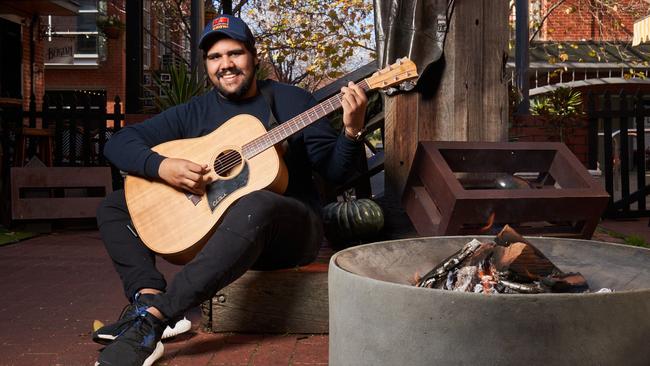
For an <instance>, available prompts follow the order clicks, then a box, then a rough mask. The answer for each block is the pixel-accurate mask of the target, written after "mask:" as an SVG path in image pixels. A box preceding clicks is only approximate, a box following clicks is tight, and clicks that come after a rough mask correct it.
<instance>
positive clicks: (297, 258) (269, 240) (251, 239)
mask: <svg viewBox="0 0 650 366" xmlns="http://www.w3.org/2000/svg"><path fill="white" fill-rule="evenodd" d="M97 222H98V225H99V231H100V233H101V236H102V239H103V241H104V244H105V246H106V250H107V251H108V254H109V256H110V257H111V259H112V260H113V264H114V266H115V269H116V270H117V272H118V273H119V275H120V278H121V279H122V283H123V285H124V292H125V294H126V296H127V298H128V299H129V300H131V301H132V300H133V297H134V295H135V294H136V293H137V292H138V291H139V290H140V289H143V288H154V289H158V290H161V291H163V292H164V294H163V295H161V296H157V297H156V300H155V303H154V304H153V306H155V307H156V308H157V309H158V310H160V311H161V312H162V313H163V314H164V315H165V316H166V317H167V318H175V317H177V316H180V315H182V314H183V313H184V312H185V311H186V310H187V309H189V308H191V307H193V306H196V305H198V304H199V303H201V302H202V301H204V300H206V299H208V298H210V297H212V296H213V295H214V294H215V293H216V292H217V291H218V290H220V289H222V288H224V287H225V286H227V285H228V284H229V283H231V282H232V281H234V280H235V279H237V278H238V277H240V276H241V275H243V274H244V272H246V271H247V270H248V269H250V268H253V269H258V270H271V269H280V268H290V267H293V266H298V265H305V264H308V263H310V262H312V261H313V260H314V259H315V258H316V255H317V254H318V249H319V248H320V243H321V241H322V236H323V229H322V225H321V221H320V218H319V217H318V216H317V215H316V214H315V213H314V212H313V210H312V209H311V208H309V206H307V205H306V204H304V203H303V202H301V201H298V200H296V199H293V198H289V197H285V196H282V195H278V194H276V193H273V192H269V191H256V192H252V193H250V194H248V195H246V196H244V197H242V198H241V199H240V200H239V201H237V203H236V204H234V205H233V206H232V207H230V208H229V209H228V211H227V212H226V214H225V215H224V217H223V218H222V221H221V223H220V224H219V226H218V228H217V230H216V231H215V233H214V234H213V235H212V237H211V238H210V239H209V240H208V242H207V244H206V245H205V246H204V247H203V249H202V250H201V251H200V252H199V253H198V254H197V255H196V257H195V258H194V259H193V260H192V261H191V262H189V263H187V264H186V265H185V266H184V267H183V269H182V270H181V271H180V272H179V273H178V274H177V275H176V276H175V277H174V278H173V279H172V281H171V283H170V285H169V288H167V282H166V281H165V278H164V277H163V275H162V274H161V273H160V272H159V271H158V270H157V269H156V266H155V255H154V253H153V252H152V251H151V250H149V249H148V248H147V247H146V246H145V245H144V244H143V243H142V241H141V240H140V239H139V238H137V237H136V236H135V235H134V234H133V233H132V232H131V231H130V230H129V228H128V227H127V225H131V226H132V224H131V218H130V216H129V213H128V210H127V207H126V202H125V199H124V191H122V190H120V191H115V192H113V193H112V194H111V195H109V196H108V197H107V198H106V199H105V200H104V202H103V203H102V204H101V206H100V207H99V209H98V211H97ZM179 225H182V222H179Z"/></svg>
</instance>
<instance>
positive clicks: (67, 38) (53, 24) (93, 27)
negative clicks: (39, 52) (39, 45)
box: [45, 0, 106, 67]
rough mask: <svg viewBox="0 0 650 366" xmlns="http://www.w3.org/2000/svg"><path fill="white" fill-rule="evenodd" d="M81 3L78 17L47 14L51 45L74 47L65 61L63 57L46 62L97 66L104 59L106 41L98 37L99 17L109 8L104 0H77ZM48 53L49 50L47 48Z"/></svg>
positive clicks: (47, 64)
mask: <svg viewBox="0 0 650 366" xmlns="http://www.w3.org/2000/svg"><path fill="white" fill-rule="evenodd" d="M76 1H77V3H79V15H77V16H51V15H50V16H48V17H47V22H48V25H49V32H48V37H47V41H48V42H47V43H46V48H47V47H48V45H60V47H64V48H65V47H72V49H73V57H72V58H68V59H64V60H62V59H61V58H58V59H55V60H52V61H48V60H49V59H48V57H46V60H45V65H46V66H48V67H52V66H63V65H74V66H97V65H98V64H99V61H102V60H104V59H105V56H106V55H105V49H106V47H105V41H104V39H103V37H100V36H99V32H98V30H97V16H98V15H99V13H100V10H101V12H105V11H106V10H105V9H106V2H105V1H104V0H76ZM46 52H47V51H46Z"/></svg>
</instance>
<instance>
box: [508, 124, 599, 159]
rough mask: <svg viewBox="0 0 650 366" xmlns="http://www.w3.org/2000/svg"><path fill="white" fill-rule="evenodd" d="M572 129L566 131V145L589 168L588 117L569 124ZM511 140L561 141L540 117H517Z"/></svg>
mask: <svg viewBox="0 0 650 366" xmlns="http://www.w3.org/2000/svg"><path fill="white" fill-rule="evenodd" d="M569 124H570V125H571V126H572V127H571V128H570V129H568V130H565V139H564V143H565V144H566V145H567V147H568V148H569V150H571V151H572V152H573V153H574V154H575V155H576V157H577V158H578V160H580V162H581V163H583V164H584V165H585V167H586V166H587V163H588V157H587V154H588V152H589V145H588V141H589V140H588V135H589V129H588V128H587V120H586V117H585V118H582V119H576V120H574V121H571V122H570V123H569ZM509 137H510V140H514V141H526V142H548V141H560V139H559V136H558V135H557V134H556V131H555V130H554V129H553V128H551V127H550V124H549V122H548V121H547V120H546V119H545V118H543V117H540V116H515V117H514V121H513V123H512V126H511V127H510V130H509Z"/></svg>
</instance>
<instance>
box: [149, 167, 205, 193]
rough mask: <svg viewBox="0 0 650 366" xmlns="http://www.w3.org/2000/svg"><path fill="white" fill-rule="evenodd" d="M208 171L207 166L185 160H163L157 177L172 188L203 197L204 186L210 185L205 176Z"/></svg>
mask: <svg viewBox="0 0 650 366" xmlns="http://www.w3.org/2000/svg"><path fill="white" fill-rule="evenodd" d="M209 171H210V169H208V165H207V164H204V165H199V164H197V163H194V162H191V161H189V160H185V159H175V158H165V160H163V161H162V163H160V167H159V168H158V175H159V176H160V178H161V179H162V180H164V181H165V182H166V183H167V184H169V185H170V186H172V187H174V188H178V189H182V190H185V191H188V192H191V193H194V194H198V195H203V194H204V193H205V185H206V184H207V183H210V179H209V177H208V176H207V175H206V174H207V173H208V172H209Z"/></svg>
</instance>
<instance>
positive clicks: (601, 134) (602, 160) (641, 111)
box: [587, 91, 650, 218]
mask: <svg viewBox="0 0 650 366" xmlns="http://www.w3.org/2000/svg"><path fill="white" fill-rule="evenodd" d="M587 102H588V104H587V105H588V116H589V153H588V159H589V169H594V170H596V169H599V168H600V169H602V178H601V179H603V180H604V182H603V183H604V185H605V189H606V190H607V192H608V193H609V195H610V197H611V198H610V202H609V205H608V208H607V211H606V212H605V216H606V217H610V218H633V217H643V216H650V210H648V204H647V202H646V198H647V196H648V194H649V193H650V186H648V182H647V180H646V175H647V172H648V171H649V170H650V146H648V144H647V143H646V140H647V137H650V100H648V96H647V95H643V94H641V93H639V92H637V93H636V94H629V93H625V92H623V91H621V92H619V93H611V92H604V93H602V94H596V93H588V94H587Z"/></svg>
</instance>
